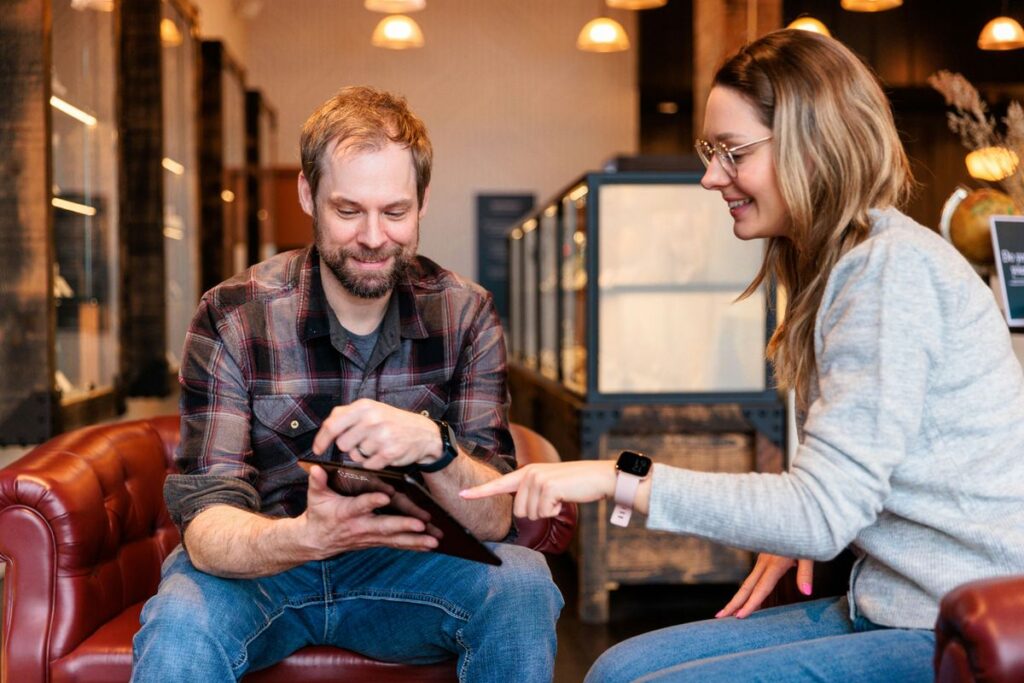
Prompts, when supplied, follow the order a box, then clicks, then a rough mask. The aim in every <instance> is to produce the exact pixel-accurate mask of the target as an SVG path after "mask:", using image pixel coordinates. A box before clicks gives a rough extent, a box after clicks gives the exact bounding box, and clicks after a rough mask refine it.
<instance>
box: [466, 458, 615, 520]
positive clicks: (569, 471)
mask: <svg viewBox="0 0 1024 683" xmlns="http://www.w3.org/2000/svg"><path fill="white" fill-rule="evenodd" d="M500 493H514V494H515V502H514V503H513V505H512V513H513V514H514V515H515V516H516V517H528V518H530V519H540V518H541V517H554V516H556V515H557V514H558V513H559V512H561V511H562V503H589V502H591V501H595V500H600V499H602V498H610V497H611V496H612V495H613V494H614V493H615V462H614V461H612V460H577V461H574V462H559V463H548V464H534V465H526V466H525V467H520V468H519V469H517V470H516V471H515V472H510V473H509V474H506V475H505V476H503V477H501V478H499V479H494V480H493V481H489V482H487V483H486V484H481V485H480V486H474V487H473V488H471V489H466V490H465V491H461V492H459V495H460V496H462V497H463V498H465V499H467V500H472V499H474V498H486V497H487V496H494V495H497V494H500Z"/></svg>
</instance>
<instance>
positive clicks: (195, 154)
mask: <svg viewBox="0 0 1024 683" xmlns="http://www.w3.org/2000/svg"><path fill="white" fill-rule="evenodd" d="M160 4H161V19H160V43H161V45H162V50H161V51H162V61H161V71H162V76H163V109H164V111H163V114H164V126H163V131H164V140H163V142H164V157H163V159H162V162H161V166H162V168H163V186H164V210H163V235H164V260H165V268H166V283H167V284H166V297H167V299H166V300H167V314H166V319H167V363H168V366H169V368H170V370H171V371H173V372H176V371H177V370H178V366H179V364H180V362H181V352H182V348H183V347H184V344H185V333H186V332H187V331H188V325H189V321H190V320H191V319H192V315H193V314H194V313H195V308H196V304H197V303H198V301H199V148H198V146H197V139H198V135H197V133H198V131H197V124H198V99H199V97H198V96H199V87H198V85H199V80H198V79H199V75H198V72H197V69H198V66H199V38H198V34H197V29H196V12H195V9H194V8H192V7H191V6H190V5H187V4H185V3H184V2H182V0H162V2H161V3H160Z"/></svg>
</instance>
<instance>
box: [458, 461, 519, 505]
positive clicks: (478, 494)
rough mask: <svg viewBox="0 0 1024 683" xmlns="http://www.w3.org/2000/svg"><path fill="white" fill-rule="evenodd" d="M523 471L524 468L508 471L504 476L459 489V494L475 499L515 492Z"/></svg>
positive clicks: (467, 498)
mask: <svg viewBox="0 0 1024 683" xmlns="http://www.w3.org/2000/svg"><path fill="white" fill-rule="evenodd" d="M524 472H525V470H522V469H518V470H516V471H515V472H509V473H508V474H506V475H505V476H503V477H499V478H497V479H492V480H491V481H489V482H487V483H485V484H480V485H479V486H474V487H472V488H468V489H464V490H462V491H459V495H460V496H462V497H463V498H465V499H466V500H475V499H477V498H487V497H488V496H495V495H497V494H499V493H515V492H516V491H517V490H519V483H520V482H521V481H522V480H523V476H524Z"/></svg>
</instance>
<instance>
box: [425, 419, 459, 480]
mask: <svg viewBox="0 0 1024 683" xmlns="http://www.w3.org/2000/svg"><path fill="white" fill-rule="evenodd" d="M431 419H433V418H431ZM433 422H434V424H436V425H437V428H438V429H440V430H441V457H440V458H438V459H437V460H435V461H434V462H432V463H430V464H429V465H417V467H419V468H420V472H428V473H429V472H440V471H441V470H443V469H444V468H445V467H448V465H451V464H452V460H454V459H455V456H456V455H458V454H459V447H458V446H457V445H456V441H455V431H454V430H453V429H452V426H451V425H450V424H448V423H447V422H445V421H444V420H433Z"/></svg>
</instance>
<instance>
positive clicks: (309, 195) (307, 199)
mask: <svg viewBox="0 0 1024 683" xmlns="http://www.w3.org/2000/svg"><path fill="white" fill-rule="evenodd" d="M299 204H300V205H301V206H302V210H303V211H305V212H306V213H307V214H309V215H310V216H312V215H313V210H314V208H315V207H316V204H315V202H314V201H313V188H311V187H310V186H309V181H308V180H306V174H305V173H303V172H302V171H299Z"/></svg>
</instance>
